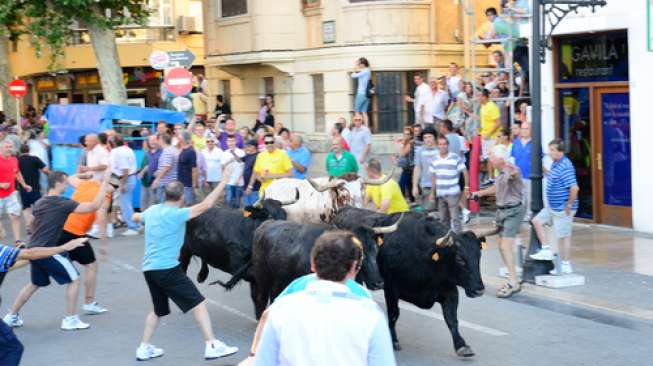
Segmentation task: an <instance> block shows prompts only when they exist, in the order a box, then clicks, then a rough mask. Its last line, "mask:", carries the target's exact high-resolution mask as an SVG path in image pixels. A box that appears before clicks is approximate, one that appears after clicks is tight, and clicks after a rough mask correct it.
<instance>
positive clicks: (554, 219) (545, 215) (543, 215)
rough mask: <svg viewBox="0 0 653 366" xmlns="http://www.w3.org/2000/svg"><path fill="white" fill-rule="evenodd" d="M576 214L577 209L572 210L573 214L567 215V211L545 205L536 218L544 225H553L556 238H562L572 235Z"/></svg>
mask: <svg viewBox="0 0 653 366" xmlns="http://www.w3.org/2000/svg"><path fill="white" fill-rule="evenodd" d="M574 216H576V211H575V210H574V211H571V215H567V214H566V213H565V211H554V210H552V209H550V208H549V207H545V208H543V209H542V211H540V212H539V213H538V214H537V215H536V216H535V219H534V220H539V221H540V222H542V223H543V224H544V225H548V226H552V227H553V231H554V232H555V235H556V238H558V239H561V238H566V237H569V236H571V229H572V227H573V225H574Z"/></svg>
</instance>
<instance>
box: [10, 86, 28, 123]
mask: <svg viewBox="0 0 653 366" xmlns="http://www.w3.org/2000/svg"><path fill="white" fill-rule="evenodd" d="M7 89H8V91H9V94H11V96H12V97H14V98H16V122H17V124H18V126H20V98H22V97H24V96H25V95H26V94H27V83H26V82H25V81H23V80H20V79H15V80H12V81H11V82H9V85H8V86H7Z"/></svg>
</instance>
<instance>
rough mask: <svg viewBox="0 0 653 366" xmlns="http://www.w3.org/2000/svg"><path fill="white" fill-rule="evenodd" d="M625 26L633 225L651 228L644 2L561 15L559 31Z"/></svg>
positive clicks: (649, 74) (550, 123)
mask: <svg viewBox="0 0 653 366" xmlns="http://www.w3.org/2000/svg"><path fill="white" fill-rule="evenodd" d="M616 29H627V30H628V49H629V62H630V65H629V72H630V105H631V110H630V112H631V114H630V118H631V120H630V123H631V154H632V184H633V187H632V188H633V196H632V197H633V226H634V229H635V230H638V231H642V232H649V233H653V190H651V189H650V185H651V182H652V181H653V170H651V169H649V167H650V162H648V156H649V155H650V154H651V151H650V147H649V146H648V145H649V144H651V141H653V123H651V117H650V116H651V110H650V103H651V95H653V83H651V80H653V69H652V68H651V65H653V52H649V51H647V49H646V47H647V45H646V32H647V28H646V2H645V1H638V0H619V1H608V5H607V6H606V7H604V8H601V9H598V10H597V11H596V13H595V14H592V13H591V12H589V11H587V10H584V11H581V12H580V13H579V14H578V15H576V14H571V15H570V16H568V18H566V19H565V20H563V22H562V23H561V24H560V26H559V27H558V29H557V30H556V33H555V34H573V33H587V32H592V31H605V30H616ZM547 61H548V63H547V64H546V65H544V67H543V83H542V84H543V86H542V92H543V95H544V98H543V104H542V107H543V113H544V127H545V130H544V135H543V141H547V140H549V139H550V138H553V136H554V134H555V126H554V107H555V101H554V89H553V87H552V85H553V76H554V74H553V62H552V54H551V52H549V53H548V55H547Z"/></svg>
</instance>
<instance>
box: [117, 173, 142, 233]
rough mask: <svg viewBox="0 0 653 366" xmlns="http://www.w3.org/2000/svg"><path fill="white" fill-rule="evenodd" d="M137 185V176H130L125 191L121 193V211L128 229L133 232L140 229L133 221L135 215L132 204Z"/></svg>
mask: <svg viewBox="0 0 653 366" xmlns="http://www.w3.org/2000/svg"><path fill="white" fill-rule="evenodd" d="M136 183H138V179H137V178H136V175H130V176H129V177H127V182H126V183H125V191H124V192H122V191H121V192H120V209H121V210H122V216H123V218H124V219H125V221H126V222H127V227H128V228H129V229H132V230H138V229H139V226H138V224H137V223H136V222H134V220H132V216H133V215H134V206H133V203H132V202H133V198H134V189H135V188H136Z"/></svg>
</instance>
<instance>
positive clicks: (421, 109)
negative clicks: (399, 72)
mask: <svg viewBox="0 0 653 366" xmlns="http://www.w3.org/2000/svg"><path fill="white" fill-rule="evenodd" d="M413 80H414V81H415V85H417V87H416V88H415V94H414V96H413V98H411V97H410V96H406V101H407V102H412V103H413V109H414V110H415V123H419V124H424V123H425V121H426V120H425V118H426V114H427V113H426V108H427V107H426V105H427V103H428V101H429V99H430V94H431V89H430V88H429V86H428V85H426V83H424V76H422V74H419V73H417V74H415V76H414V79H413Z"/></svg>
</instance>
